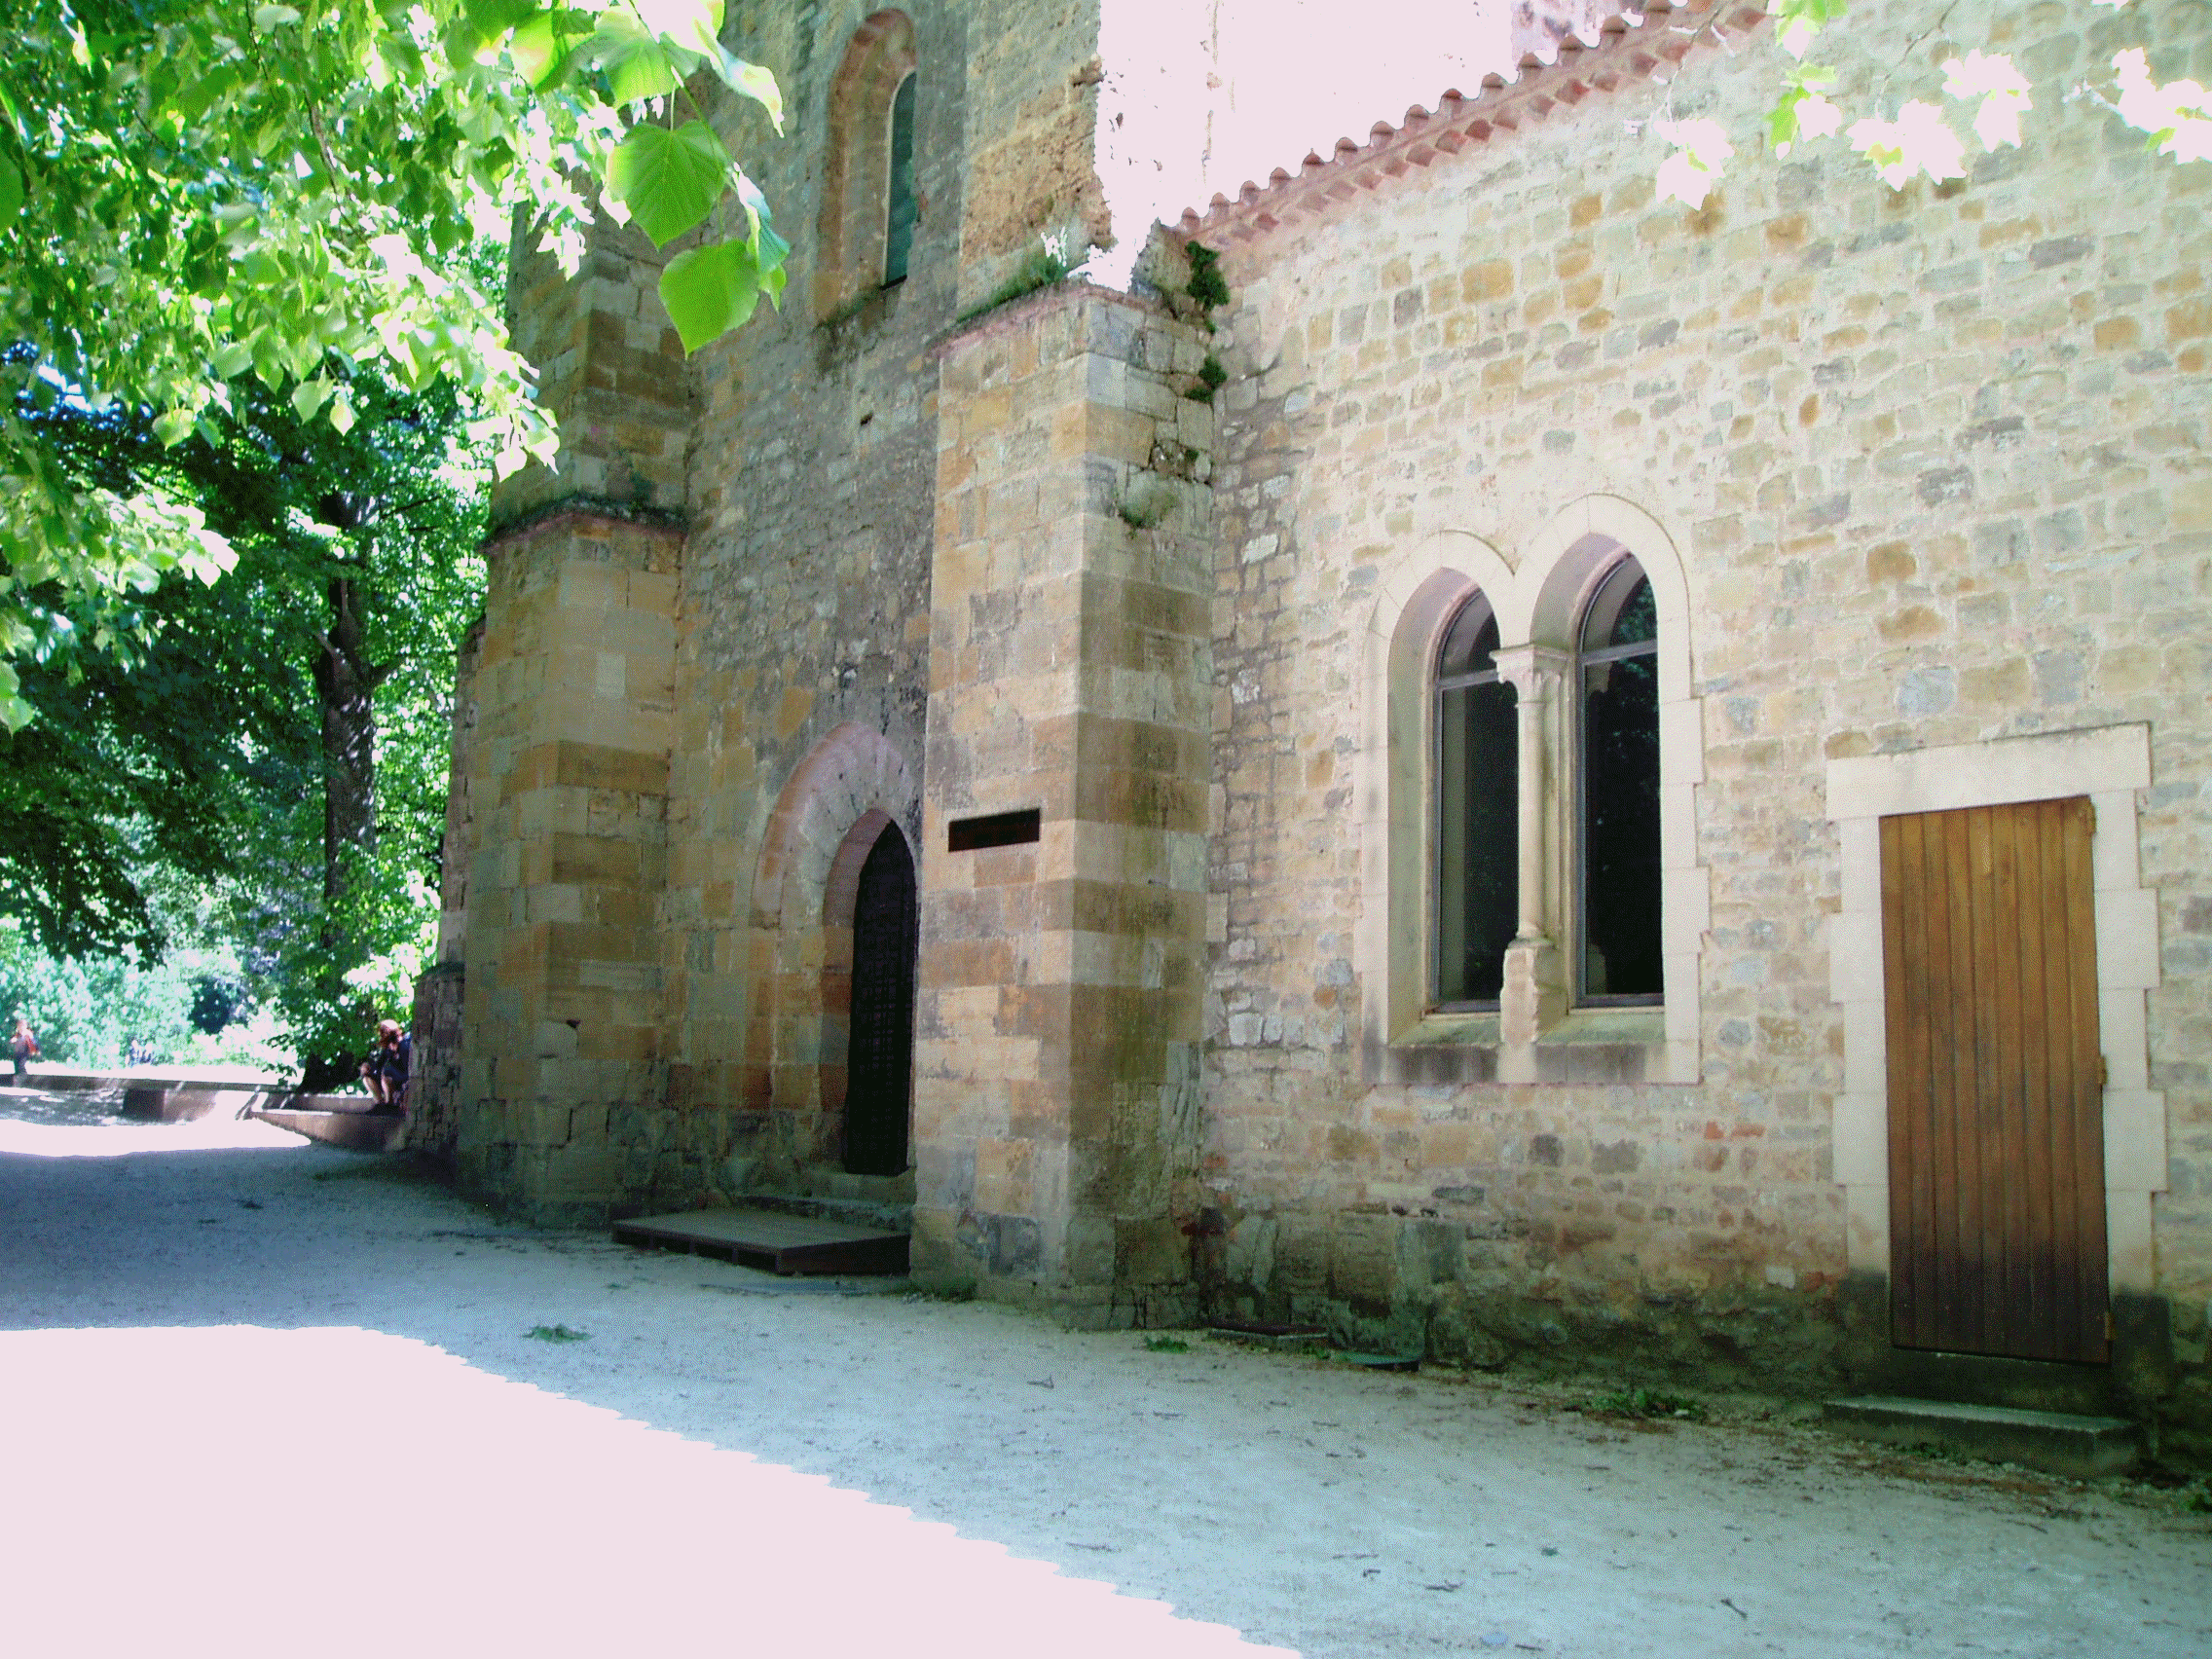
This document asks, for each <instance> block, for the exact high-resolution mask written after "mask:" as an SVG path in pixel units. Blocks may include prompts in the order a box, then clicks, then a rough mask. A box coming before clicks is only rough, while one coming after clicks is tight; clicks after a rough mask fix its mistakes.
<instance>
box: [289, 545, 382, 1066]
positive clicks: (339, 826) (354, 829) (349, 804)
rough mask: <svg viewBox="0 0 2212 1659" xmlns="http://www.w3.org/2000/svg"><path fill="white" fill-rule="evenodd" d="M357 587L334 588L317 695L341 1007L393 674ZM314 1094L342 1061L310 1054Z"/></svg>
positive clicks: (328, 992) (330, 969)
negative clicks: (380, 659) (349, 919)
mask: <svg viewBox="0 0 2212 1659" xmlns="http://www.w3.org/2000/svg"><path fill="white" fill-rule="evenodd" d="M359 600H360V594H359V589H358V584H357V583H356V582H355V580H354V579H353V578H352V577H350V576H337V577H333V578H332V580H331V583H330V622H329V626H328V628H327V629H326V630H325V631H324V633H323V637H322V642H321V649H320V650H318V651H317V652H316V653H315V659H314V688H315V696H316V700H317V701H318V702H319V703H320V705H321V712H322V929H321V943H322V949H323V962H324V966H323V975H324V977H325V980H326V983H325V984H324V985H323V986H322V991H323V994H324V996H325V997H327V998H328V999H329V1001H330V1003H331V1004H332V1005H333V1006H335V1005H336V1004H337V1003H338V1001H339V1000H340V998H341V997H342V996H343V995H344V992H345V971H344V968H343V965H342V964H343V958H344V956H345V954H346V952H345V946H346V943H347V939H346V935H347V933H348V931H349V930H348V929H347V928H346V927H345V926H344V925H343V919H344V918H345V917H346V916H347V913H348V911H349V910H350V907H351V901H352V900H353V899H354V898H355V897H356V895H355V894H354V891H353V884H354V883H355V882H356V881H358V880H359V879H360V878H361V872H362V870H363V868H364V866H365V864H366V861H367V859H368V856H369V854H371V853H372V852H374V851H375V849H376V834H377V717H376V698H375V692H376V688H377V685H378V684H379V682H382V681H383V679H384V678H385V676H386V675H387V674H388V673H389V672H390V669H389V668H388V667H387V666H380V665H378V664H375V663H372V662H370V661H369V660H368V638H367V633H366V631H365V630H364V629H363V627H362V624H361V613H360V608H359ZM303 1057H304V1059H305V1060H306V1069H307V1076H306V1078H305V1079H304V1080H303V1081H304V1082H305V1083H306V1085H307V1087H309V1088H328V1087H330V1085H331V1084H333V1083H337V1082H343V1081H346V1080H348V1079H350V1077H351V1075H352V1074H351V1069H350V1064H349V1063H348V1062H347V1061H346V1060H345V1059H343V1058H342V1057H340V1056H336V1055H308V1056H303Z"/></svg>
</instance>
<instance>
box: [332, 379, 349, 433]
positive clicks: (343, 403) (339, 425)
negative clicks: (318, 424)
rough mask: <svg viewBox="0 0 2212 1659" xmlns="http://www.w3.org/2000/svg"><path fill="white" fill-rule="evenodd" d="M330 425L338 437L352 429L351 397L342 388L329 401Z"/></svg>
mask: <svg viewBox="0 0 2212 1659" xmlns="http://www.w3.org/2000/svg"><path fill="white" fill-rule="evenodd" d="M330 424H331V425H332V426H333V427H335V428H336V429H337V432H338V435H339V436H340V437H344V436H345V435H346V434H347V433H348V432H350V431H351V430H352V429H353V397H352V394H351V393H350V392H349V391H348V390H347V389H346V388H345V387H339V388H338V395H337V396H336V397H333V398H332V399H331V400H330Z"/></svg>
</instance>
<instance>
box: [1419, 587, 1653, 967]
mask: <svg viewBox="0 0 2212 1659" xmlns="http://www.w3.org/2000/svg"><path fill="white" fill-rule="evenodd" d="M1497 652H1498V625H1497V618H1496V615H1495V614H1494V612H1493V609H1492V607H1491V603H1490V601H1489V599H1488V598H1486V597H1485V596H1484V595H1483V594H1482V593H1480V592H1477V593H1475V594H1473V595H1471V596H1470V597H1469V598H1468V599H1467V600H1466V601H1465V602H1464V603H1463V604H1462V605H1461V606H1460V607H1459V608H1458V610H1457V611H1456V613H1455V614H1454V616H1453V617H1452V620H1451V622H1450V623H1449V624H1448V625H1447V626H1446V628H1445V629H1444V633H1443V639H1442V643H1441V645H1440V646H1439V648H1438V651H1437V658H1436V677H1435V693H1436V713H1435V732H1436V768H1435V773H1434V776H1435V779H1436V832H1435V842H1434V845H1435V848H1436V871H1435V894H1436V910H1435V930H1436V931H1435V952H1434V957H1433V961H1434V965H1435V982H1434V991H1433V997H1434V1002H1435V1004H1436V1005H1437V1006H1440V1007H1443V1008H1447V1009H1450V1008H1476V1009H1480V1008H1486V1007H1495V1006H1496V1005H1497V1002H1498V998H1499V992H1500V988H1501V986H1502V984H1503V979H1504V973H1505V956H1506V950H1507V948H1508V946H1510V945H1511V944H1512V942H1513V940H1514V939H1515V937H1516V935H1517V933H1519V932H1520V931H1521V930H1522V928H1523V925H1524V921H1525V919H1526V918H1528V917H1530V916H1531V915H1535V914H1537V913H1538V912H1539V910H1540V905H1539V904H1538V903H1535V902H1534V901H1533V900H1532V899H1531V898H1530V895H1528V894H1525V893H1524V892H1523V891H1522V886H1523V883H1524V882H1526V881H1529V880H1530V879H1538V880H1540V879H1541V878H1540V876H1532V874H1531V872H1532V871H1535V870H1538V869H1540V867H1541V866H1542V864H1543V863H1544V862H1546V861H1547V860H1548V859H1549V858H1550V856H1551V855H1552V854H1554V853H1556V852H1557V851H1558V849H1553V848H1544V849H1540V853H1541V854H1542V855H1543V856H1542V857H1540V858H1539V859H1537V860H1532V861H1528V862H1527V863H1526V864H1525V862H1524V860H1523V859H1522V856H1521V853H1522V848H1521V835H1522V827H1523V825H1524V824H1526V823H1535V824H1539V825H1553V824H1560V825H1571V826H1572V830H1571V832H1570V840H1571V845H1570V846H1569V847H1568V848H1567V849H1566V851H1567V855H1568V856H1567V859H1566V860H1565V861H1564V862H1565V864H1566V866H1567V870H1568V871H1569V893H1570V895H1571V897H1570V903H1569V907H1568V908H1569V917H1570V926H1571V930H1572V943H1571V945H1569V946H1568V947H1567V949H1568V956H1569V959H1570V962H1571V965H1572V973H1573V977H1574V984H1573V986H1572V995H1573V997H1574V1000H1575V1001H1576V1002H1577V1003H1580V1004H1583V1005H1585V1006H1588V1005H1597V1006H1621V1005H1628V1006H1636V1005H1648V1004H1655V1003H1657V1002H1659V1000H1660V997H1661V992H1662V989H1663V986H1664V979H1663V974H1662V961H1661V929H1660V830H1659V675H1658V668H1659V628H1658V610H1657V606H1656V604H1655V602H1654V599H1653V596H1652V592H1651V583H1650V580H1649V579H1648V578H1647V577H1646V576H1645V574H1644V571H1643V568H1642V566H1641V565H1639V564H1638V563H1637V562H1636V560H1635V558H1634V557H1633V556H1627V555H1624V556H1623V557H1621V558H1620V559H1618V560H1616V561H1615V562H1614V563H1613V564H1612V565H1611V566H1610V567H1608V568H1607V569H1606V570H1605V571H1604V572H1603V573H1602V574H1601V575H1600V576H1599V578H1598V580H1597V581H1596V582H1595V583H1594V584H1593V586H1592V587H1591V588H1590V590H1589V594H1588V597H1587V598H1586V599H1585V600H1584V602H1583V605H1582V610H1581V615H1580V617H1579V619H1578V621H1577V625H1576V628H1575V632H1574V650H1573V652H1572V659H1571V661H1570V662H1569V663H1568V664H1567V666H1566V670H1565V679H1566V683H1567V685H1568V686H1570V687H1571V688H1572V692H1571V695H1570V696H1569V697H1568V698H1567V700H1566V706H1565V707H1564V708H1563V710H1562V715H1563V717H1564V721H1563V723H1564V730H1563V732H1562V734H1561V735H1562V738H1563V740H1564V746H1565V749H1566V752H1567V760H1568V764H1567V766H1566V767H1565V768H1564V775H1563V776H1562V777H1561V778H1560V780H1559V783H1560V785H1561V786H1562V788H1561V789H1560V792H1559V798H1558V805H1559V807H1560V808H1561V810H1558V811H1556V812H1538V813H1534V814H1531V815H1528V816H1526V817H1525V816H1524V814H1523V813H1522V810H1521V792H1522V790H1523V789H1524V788H1525V787H1527V780H1528V779H1529V778H1530V776H1531V775H1534V776H1537V777H1542V776H1545V775H1546V773H1545V771H1544V769H1542V768H1537V769H1534V770H1533V771H1532V770H1531V768H1530V767H1528V766H1526V765H1525V764H1524V763H1523V758H1522V756H1521V753H1520V743H1521V732H1522V722H1521V719H1520V715H1519V699H1518V697H1517V695H1516V693H1515V691H1514V688H1513V686H1512V685H1510V684H1509V683H1507V682H1506V681H1505V680H1504V679H1503V678H1502V677H1501V676H1500V674H1499V672H1498V664H1497V660H1496V659H1497ZM1561 942H1562V943H1563V944H1566V943H1567V941H1564V940H1563V941H1561Z"/></svg>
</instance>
